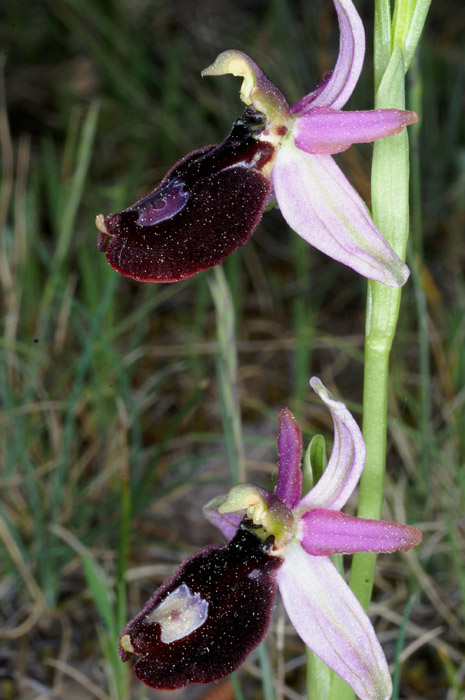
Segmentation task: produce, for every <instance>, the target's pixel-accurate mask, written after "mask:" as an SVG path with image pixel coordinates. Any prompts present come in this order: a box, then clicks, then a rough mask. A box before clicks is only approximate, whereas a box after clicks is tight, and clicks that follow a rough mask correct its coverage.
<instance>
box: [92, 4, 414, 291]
mask: <svg viewBox="0 0 465 700" xmlns="http://www.w3.org/2000/svg"><path fill="white" fill-rule="evenodd" d="M334 6H335V8H336V12H337V17H338V22H339V28H340V42H339V54H338V58H337V61H336V65H335V68H334V70H333V71H331V72H328V73H327V74H326V75H325V76H323V80H322V81H321V82H320V84H319V85H318V86H317V88H316V89H315V90H313V91H312V92H310V93H309V94H308V95H306V96H305V97H303V98H302V99H301V100H299V101H298V102H297V103H296V104H294V105H293V106H292V107H291V108H289V106H288V104H287V102H286V99H285V97H284V96H283V94H282V93H281V92H280V90H278V88H277V87H276V86H275V85H274V84H273V83H272V82H271V81H270V80H269V79H268V78H267V77H266V76H265V74H264V73H263V71H262V70H261V69H260V67H259V66H258V65H257V64H256V63H255V62H254V61H253V60H252V59H251V58H249V56H247V55H246V54H244V53H243V52H241V51H235V50H228V51H224V52H223V53H221V54H220V55H219V56H218V57H217V58H216V60H215V61H214V62H213V63H212V64H211V65H210V66H209V67H208V68H206V69H205V70H204V71H202V75H204V76H218V75H225V74H227V73H230V74H232V75H234V76H238V77H241V78H242V83H241V88H240V96H241V99H242V101H243V102H244V103H245V104H246V105H247V109H246V112H245V114H244V117H243V118H242V119H239V120H236V122H235V124H234V126H233V130H232V132H231V134H230V135H229V136H228V137H227V138H226V139H225V140H224V141H223V143H222V144H220V145H219V146H207V147H206V148H203V149H200V150H199V151H194V152H193V153H191V154H189V155H188V156H186V157H185V158H183V159H182V160H181V161H179V163H177V164H176V165H175V166H174V168H172V169H171V170H170V171H169V172H168V174H167V175H166V177H165V178H164V179H163V181H162V182H161V183H160V185H159V186H158V187H156V188H155V189H154V190H153V192H151V193H150V194H149V195H147V196H146V197H143V198H142V199H141V200H139V201H138V202H136V203H135V204H134V205H132V206H131V207H128V209H125V210H124V211H123V212H117V213H115V214H111V215H109V216H107V217H104V216H103V215H102V214H99V215H98V216H97V217H96V225H97V228H98V230H99V232H100V234H99V239H98V245H99V250H101V251H102V252H104V253H105V255H106V257H107V260H108V262H109V263H110V265H111V266H112V267H113V268H114V269H116V270H118V272H120V273H122V274H123V275H127V276H129V277H133V278H134V279H136V280H139V281H143V282H177V281H180V280H183V279H185V278H187V277H190V276H191V275H194V274H196V273H198V272H200V271H202V270H206V269H208V268H210V267H212V266H213V265H217V264H219V263H220V262H222V261H223V260H224V259H225V258H226V257H227V256H228V255H230V254H231V253H232V252H234V251H235V250H237V249H238V248H239V247H240V246H242V245H244V244H245V243H246V242H247V241H248V239H249V238H250V236H251V235H252V233H253V232H254V230H255V229H256V227H257V225H258V223H259V221H260V219H261V217H262V215H263V212H264V209H265V206H266V204H267V203H268V201H269V199H270V195H271V191H272V188H273V189H274V194H275V196H276V200H277V203H278V206H279V208H280V210H281V213H282V215H283V217H284V219H285V220H286V222H287V223H288V225H289V226H290V227H291V228H292V229H294V231H296V233H298V234H299V235H300V236H302V238H304V239H305V240H306V241H307V242H308V243H310V244H311V245H313V246H314V247H315V248H317V249H319V250H320V251H322V252H323V253H325V254H327V255H329V256H330V257H332V258H334V259H335V260H337V261H339V262H341V263H343V264H345V265H348V266H349V267H351V268H352V269H354V270H355V271H356V272H358V273H359V274H361V275H364V276H365V277H367V278H369V279H373V280H377V281H379V282H382V283H383V284H385V285H388V286H399V285H402V284H404V283H405V282H406V280H407V278H408V276H409V270H408V268H407V266H406V265H405V263H404V262H403V261H402V260H401V259H400V258H399V256H398V255H397V254H396V253H395V251H394V250H393V249H392V248H391V246H390V245H389V244H388V243H387V242H386V241H385V239H384V238H383V236H382V235H381V233H380V232H379V231H378V229H377V228H376V226H375V225H374V223H373V221H372V220H371V217H370V216H369V213H368V211H367V208H366V206H365V204H364V202H363V201H362V199H361V198H360V196H359V195H358V194H357V192H356V191H355V190H354V189H353V187H352V185H350V183H349V182H348V180H347V179H346V178H345V176H344V175H343V173H342V171H341V170H340V169H339V167H338V166H337V165H336V163H335V162H334V161H333V160H332V158H331V155H332V154H336V153H340V152H341V151H343V150H345V149H347V148H349V146H350V145H351V144H353V143H366V142H372V141H375V140H377V139H380V138H386V137H390V136H393V135H395V134H397V133H399V132H400V131H401V130H402V129H404V128H405V127H406V126H408V125H409V124H412V123H414V122H415V121H416V120H417V116H416V114H415V113H414V112H409V111H402V110H395V109H386V110H361V111H358V112H350V111H349V112H342V111H341V108H342V107H343V106H344V105H345V104H346V102H347V100H348V99H349V97H350V95H351V94H352V92H353V90H354V87H355V85H356V83H357V81H358V79H359V76H360V72H361V70H362V65H363V59H364V54H365V33H364V29H363V24H362V22H361V19H360V17H359V15H358V13H357V11H356V9H355V6H354V4H353V2H352V0H334ZM241 127H242V130H241ZM244 127H245V131H244ZM238 135H240V138H239V139H238Z"/></svg>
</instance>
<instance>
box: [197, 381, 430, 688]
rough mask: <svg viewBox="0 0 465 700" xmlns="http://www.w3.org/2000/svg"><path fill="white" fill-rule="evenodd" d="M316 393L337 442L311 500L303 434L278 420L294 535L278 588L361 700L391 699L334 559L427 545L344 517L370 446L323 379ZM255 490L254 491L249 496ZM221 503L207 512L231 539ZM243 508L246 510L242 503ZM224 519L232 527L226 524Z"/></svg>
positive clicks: (372, 641) (281, 483) (365, 624)
mask: <svg viewBox="0 0 465 700" xmlns="http://www.w3.org/2000/svg"><path fill="white" fill-rule="evenodd" d="M311 386H312V388H313V389H314V391H315V392H316V393H317V394H318V396H319V397H320V399H321V400H322V401H323V402H324V403H325V405H326V406H327V408H328V409H329V411H330V413H331V416H332V419H333V425H334V443H333V449H332V452H331V456H330V459H329V461H328V464H327V467H326V469H325V471H324V472H323V475H322V476H321V478H320V479H319V481H318V482H317V483H316V484H315V485H314V486H313V488H312V489H311V490H310V491H309V492H308V493H307V494H304V495H303V496H301V495H300V494H299V495H297V490H296V489H297V484H301V469H300V462H301V453H302V438H301V434H300V428H299V427H298V424H297V422H296V420H295V418H294V417H293V415H292V413H291V412H290V411H289V409H283V410H282V411H281V413H280V414H279V421H280V431H279V437H278V451H279V476H278V483H277V486H276V490H275V496H278V494H279V497H280V498H282V499H283V500H285V504H286V506H287V507H288V508H291V510H292V514H293V517H294V529H293V536H292V537H291V538H290V539H289V538H288V539H287V542H286V545H285V546H284V547H280V549H279V555H280V556H281V557H283V563H282V565H281V566H280V567H279V569H278V570H277V581H278V587H279V590H280V593H281V596H282V598H283V601H284V605H285V607H286V610H287V612H288V615H289V618H290V620H291V622H292V623H293V625H294V627H295V629H296V630H297V632H298V633H299V635H300V636H301V637H302V639H303V641H304V642H305V644H306V645H307V646H308V647H309V648H310V649H312V650H313V651H314V652H315V653H316V654H317V655H318V656H319V657H320V658H321V659H323V661H324V662H325V663H326V664H327V665H328V666H329V667H330V668H332V669H333V670H334V671H335V672H336V673H337V674H338V675H340V676H341V678H343V679H344V681H345V682H346V683H348V684H349V685H350V686H351V687H352V688H353V690H354V691H355V692H356V694H357V695H358V697H359V698H361V700H387V698H389V697H390V696H391V692H392V684H391V678H390V675H389V670H388V666H387V662H386V659H385V656H384V653H383V651H382V649H381V647H380V645H379V642H378V640H377V638H376V635H375V632H374V630H373V627H372V625H371V623H370V620H369V619H368V617H367V615H366V613H365V612H364V610H363V608H362V606H361V605H360V603H359V602H358V600H357V599H356V598H355V596H354V594H353V593H352V591H351V590H350V588H349V586H348V585H347V583H346V582H345V581H344V579H343V578H342V577H341V575H340V574H339V572H338V571H337V569H336V568H335V566H334V565H333V563H332V562H331V560H330V559H329V556H330V555H332V554H337V553H347V554H352V553H354V552H359V551H369V552H395V551H397V550H399V549H401V550H405V551H407V550H409V549H411V548H412V547H414V546H416V545H418V544H419V543H420V542H421V533H420V532H419V531H418V530H417V529H416V528H414V527H411V526H409V525H401V524H398V523H390V522H385V521H377V520H366V519H363V518H356V517H353V516H350V515H346V514H344V513H341V512H340V511H341V508H342V507H343V506H344V505H345V504H346V503H347V500H348V499H349V497H350V496H351V494H352V492H353V491H354V489H355V487H356V485H357V483H358V481H359V478H360V476H361V473H362V471H363V468H364V464H365V455H366V450H365V444H364V441H363V437H362V434H361V432H360V429H359V427H358V425H357V423H356V421H355V420H354V418H353V416H352V415H351V413H350V412H349V411H348V409H347V408H346V406H345V405H344V403H342V402H341V401H337V400H336V399H334V397H333V396H332V395H331V394H330V392H329V391H328V390H327V389H326V387H325V386H324V385H323V384H322V382H321V381H320V380H319V379H318V378H317V377H313V378H312V380H311ZM251 488H253V487H252V486H250V485H249V487H248V489H251ZM244 492H247V489H246V490H245V491H244ZM266 501H267V499H263V502H266ZM220 503H221V500H220V499H217V500H216V502H211V503H210V504H208V506H207V507H206V509H205V510H204V513H205V515H206V516H207V517H208V519H209V520H210V521H211V522H212V523H213V524H215V526H216V527H218V528H219V529H220V530H221V531H222V532H223V533H224V534H225V536H226V537H227V538H228V539H229V538H230V536H231V532H232V526H233V523H234V521H232V520H231V516H232V515H234V513H231V512H228V513H227V514H224V515H221V514H220V513H219V510H218V504H220ZM270 503H271V501H270ZM237 505H241V503H240V501H238V502H237ZM226 516H227V518H228V520H226V519H225V520H224V521H223V520H222V518H223V517H226ZM236 517H239V513H236ZM271 554H272V552H271Z"/></svg>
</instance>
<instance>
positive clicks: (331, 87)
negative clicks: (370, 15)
mask: <svg viewBox="0 0 465 700" xmlns="http://www.w3.org/2000/svg"><path fill="white" fill-rule="evenodd" d="M334 6H335V8H336V11H337V18H338V20H339V32H340V38H339V55H338V57H337V62H336V66H335V68H334V71H333V72H332V74H331V76H330V78H329V80H328V79H327V78H326V79H323V80H324V84H323V85H319V86H318V87H317V88H316V90H314V91H313V92H311V93H310V94H309V95H306V96H305V97H303V98H302V99H301V100H299V101H298V102H297V103H296V104H295V105H293V106H292V107H291V113H292V114H298V113H299V112H305V111H307V109H309V107H310V106H312V107H332V108H333V109H341V107H343V106H344V105H345V103H346V102H347V100H348V99H349V97H350V96H351V94H352V93H353V91H354V87H355V86H356V84H357V81H358V79H359V77H360V73H361V70H362V66H363V59H364V57H365V30H364V29H363V24H362V20H361V19H360V17H359V15H358V13H357V10H356V9H355V6H354V4H353V2H352V1H351V0H334Z"/></svg>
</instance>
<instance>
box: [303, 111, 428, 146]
mask: <svg viewBox="0 0 465 700" xmlns="http://www.w3.org/2000/svg"><path fill="white" fill-rule="evenodd" d="M417 121H418V117H417V115H416V113H415V112H408V111H406V110H402V109H372V110H368V111H360V112H340V111H336V110H334V109H329V108H328V107H313V108H312V109H310V110H309V111H308V112H305V114H302V115H301V116H300V117H297V119H296V120H295V124H294V127H293V134H294V138H295V145H296V146H297V148H300V149H301V150H302V151H305V152H306V153H313V154H315V153H318V154H320V155H328V154H331V153H340V152H341V151H345V150H346V148H349V146H350V145H351V144H353V143H370V142H371V141H377V139H381V138H384V137H386V136H393V135H394V134H398V133H399V132H400V131H402V129H404V128H405V127H406V126H407V125H408V124H414V123H415V122H417Z"/></svg>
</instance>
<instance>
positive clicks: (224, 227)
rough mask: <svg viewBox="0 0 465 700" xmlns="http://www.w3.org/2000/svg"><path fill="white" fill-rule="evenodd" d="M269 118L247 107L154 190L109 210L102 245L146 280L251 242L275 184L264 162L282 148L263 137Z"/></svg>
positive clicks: (181, 274)
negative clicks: (216, 140) (217, 140)
mask: <svg viewBox="0 0 465 700" xmlns="http://www.w3.org/2000/svg"><path fill="white" fill-rule="evenodd" d="M262 123H263V115H261V114H259V113H257V112H256V111H255V110H254V109H252V108H250V107H249V108H247V109H246V111H245V112H244V114H243V116H242V117H241V118H240V119H237V120H236V121H235V122H234V125H233V128H232V131H231V133H230V134H229V136H228V137H227V138H226V139H225V140H224V141H223V143H221V144H220V145H219V146H207V147H205V148H203V149H201V150H199V151H194V152H193V153H190V154H189V155H187V156H186V157H185V158H183V160H181V161H179V163H177V164H176V165H175V166H174V167H173V168H172V169H171V170H170V171H169V172H168V174H167V175H166V176H165V178H164V179H163V180H162V182H161V183H160V185H159V186H158V187H157V188H156V189H155V190H154V191H153V192H152V193H151V194H149V195H147V196H146V197H144V198H143V199H141V200H139V201H138V202H136V203H135V204H133V205H132V206H131V207H129V208H128V209H125V210H124V211H122V212H118V213H117V214H110V215H109V216H107V217H106V219H104V220H103V224H100V225H99V229H100V231H101V233H100V235H99V239H98V247H99V250H101V251H104V252H105V254H106V256H107V259H108V262H109V263H110V265H111V266H112V267H113V268H115V270H118V272H121V273H122V274H123V275H127V276H128V277H133V278H134V279H136V280H139V281H142V282H177V281H179V280H182V279H185V278H186V277H190V276H191V275H194V274H195V273H196V272H200V270H205V269H207V268H209V267H212V266H213V265H217V264H218V263H220V262H221V261H222V260H224V259H225V258H226V257H227V256H228V255H230V254H231V253H232V252H234V251H235V250H237V248H239V247H240V246H242V245H244V243H246V241H248V239H249V238H250V236H251V235H252V233H253V232H254V230H255V228H256V227H257V225H258V222H259V221H260V219H261V217H262V214H263V210H264V207H265V205H266V203H267V201H268V199H269V196H270V191H271V183H270V180H269V178H266V177H265V176H264V175H263V173H262V172H261V170H262V168H263V166H264V165H265V164H266V163H267V162H268V161H269V160H270V158H271V157H272V155H273V151H274V149H273V147H272V146H271V144H269V143H266V142H261V141H259V140H258V139H257V138H256V136H257V134H258V133H259V132H260V125H261V124H262ZM98 218H100V217H98ZM102 219H103V217H102Z"/></svg>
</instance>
